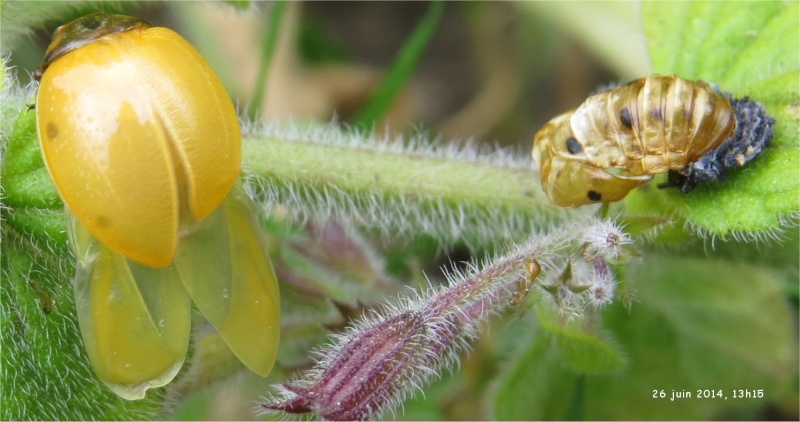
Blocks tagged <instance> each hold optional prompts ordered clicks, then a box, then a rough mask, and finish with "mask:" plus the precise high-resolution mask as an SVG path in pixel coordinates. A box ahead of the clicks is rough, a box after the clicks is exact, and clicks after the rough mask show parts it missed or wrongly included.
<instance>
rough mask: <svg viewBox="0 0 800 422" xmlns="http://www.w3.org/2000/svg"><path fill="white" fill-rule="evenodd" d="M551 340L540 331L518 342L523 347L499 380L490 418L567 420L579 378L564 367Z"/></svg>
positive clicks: (533, 332) (493, 397) (535, 331)
mask: <svg viewBox="0 0 800 422" xmlns="http://www.w3.org/2000/svg"><path fill="white" fill-rule="evenodd" d="M552 340H553V339H552V337H550V336H548V335H546V333H545V332H543V331H542V330H531V336H530V337H528V338H524V339H521V342H522V343H523V344H526V347H525V348H524V349H523V350H522V353H521V354H520V355H519V356H517V357H516V358H515V359H514V360H513V361H512V362H511V363H510V365H509V366H507V367H506V368H505V369H504V371H503V373H502V374H501V376H500V378H499V382H498V384H497V388H496V389H495V391H494V394H493V395H492V412H493V413H492V415H491V416H490V418H491V419H497V420H564V419H567V414H569V412H570V407H571V405H572V404H573V403H572V400H571V399H572V397H573V396H574V395H575V391H576V389H577V383H578V380H579V378H580V377H579V375H578V374H577V373H575V372H574V371H572V370H571V369H570V368H569V367H568V366H567V365H565V364H564V362H563V360H562V359H561V356H560V353H559V349H558V348H557V347H556V346H555V344H554V342H553V341H552Z"/></svg>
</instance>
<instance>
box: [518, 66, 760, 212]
mask: <svg viewBox="0 0 800 422" xmlns="http://www.w3.org/2000/svg"><path fill="white" fill-rule="evenodd" d="M774 122H775V121H774V119H772V117H770V116H769V115H768V114H767V113H766V110H765V109H764V107H763V105H761V104H760V103H757V102H754V101H751V100H749V99H748V98H743V99H735V98H733V97H732V96H731V95H730V94H728V93H724V92H720V91H718V90H717V89H715V88H714V87H712V86H710V85H709V84H707V83H705V82H702V81H688V80H685V79H681V78H678V77H676V76H652V77H648V78H642V79H637V80H635V81H632V82H630V83H628V84H626V85H623V86H621V87H618V88H614V89H611V90H608V91H605V92H601V93H599V94H597V95H594V96H591V97H589V98H588V99H587V100H586V101H585V102H584V103H583V104H581V105H580V107H578V108H577V109H576V110H572V111H570V112H567V113H564V114H562V115H560V116H558V117H555V118H554V119H553V120H551V121H550V122H548V123H547V124H546V125H545V126H544V127H543V128H542V129H541V130H539V132H538V133H537V134H536V136H535V137H534V141H533V159H534V161H535V162H536V163H537V164H538V166H539V172H540V176H541V180H542V187H543V189H544V191H545V193H546V194H547V196H548V198H550V200H551V201H552V202H553V203H554V204H556V205H559V206H564V207H577V206H580V205H584V204H591V203H598V202H613V201H619V200H620V199H622V198H623V197H625V195H627V194H628V192H629V191H630V190H632V189H634V188H636V187H637V186H639V185H641V184H643V183H645V182H647V181H649V180H650V179H652V178H653V175H655V174H658V173H662V172H665V171H669V172H670V178H669V182H668V183H667V184H666V186H676V187H680V188H681V190H682V191H683V192H684V193H688V192H689V191H691V190H692V189H693V188H694V187H695V186H696V185H697V184H699V183H704V182H708V181H711V180H718V179H721V178H723V177H724V175H725V170H726V169H727V168H730V167H737V166H743V165H745V164H746V163H748V162H749V161H751V160H752V159H754V158H755V157H756V156H758V155H759V154H760V153H761V151H762V149H763V148H764V147H765V146H766V145H768V143H769V141H770V139H771V138H772V133H773V130H772V125H773V124H774Z"/></svg>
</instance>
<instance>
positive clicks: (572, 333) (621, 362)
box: [537, 308, 626, 374]
mask: <svg viewBox="0 0 800 422" xmlns="http://www.w3.org/2000/svg"><path fill="white" fill-rule="evenodd" d="M537 314H538V316H539V322H540V323H541V324H542V326H543V327H544V329H545V330H547V331H548V333H549V334H550V335H552V336H553V337H554V339H555V344H556V345H557V347H558V350H559V352H560V354H561V355H560V357H561V359H563V360H564V362H565V363H566V364H567V365H569V366H570V367H571V368H573V369H574V370H575V371H578V372H581V373H584V374H601V373H609V372H617V371H619V370H621V369H623V368H624V367H625V365H626V359H625V356H624V355H623V354H622V352H621V351H620V350H618V347H617V345H616V344H615V343H614V342H613V341H611V340H609V339H608V338H607V336H603V335H602V333H598V332H592V330H591V329H590V328H589V327H587V326H586V324H585V321H578V320H574V321H563V320H561V319H560V318H559V317H558V314H557V313H556V312H555V311H553V310H550V309H543V308H539V309H538V312H537Z"/></svg>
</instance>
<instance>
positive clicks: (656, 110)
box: [650, 107, 664, 122]
mask: <svg viewBox="0 0 800 422" xmlns="http://www.w3.org/2000/svg"><path fill="white" fill-rule="evenodd" d="M650 117H652V118H653V120H656V121H659V122H660V121H661V120H663V119H664V115H663V114H661V109H660V108H658V107H656V108H654V109H652V110H650Z"/></svg>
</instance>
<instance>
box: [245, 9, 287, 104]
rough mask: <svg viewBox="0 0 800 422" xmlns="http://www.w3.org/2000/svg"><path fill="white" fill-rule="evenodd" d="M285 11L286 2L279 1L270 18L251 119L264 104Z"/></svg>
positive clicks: (262, 49)
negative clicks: (270, 68)
mask: <svg viewBox="0 0 800 422" xmlns="http://www.w3.org/2000/svg"><path fill="white" fill-rule="evenodd" d="M285 9H286V1H284V0H278V1H276V2H275V4H274V6H273V7H272V11H271V13H270V16H269V25H268V26H267V33H266V35H265V37H264V44H262V46H261V63H259V66H258V76H256V87H255V89H254V90H253V99H252V100H251V101H250V105H249V107H248V115H249V116H250V118H251V119H255V118H256V116H257V115H258V113H259V111H260V110H261V105H262V103H263V102H264V93H265V92H266V90H267V73H268V72H269V65H270V64H271V63H272V57H273V56H274V55H275V47H276V46H277V45H278V36H279V35H280V30H281V22H282V21H283V15H284V13H283V12H284V10H285Z"/></svg>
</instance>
